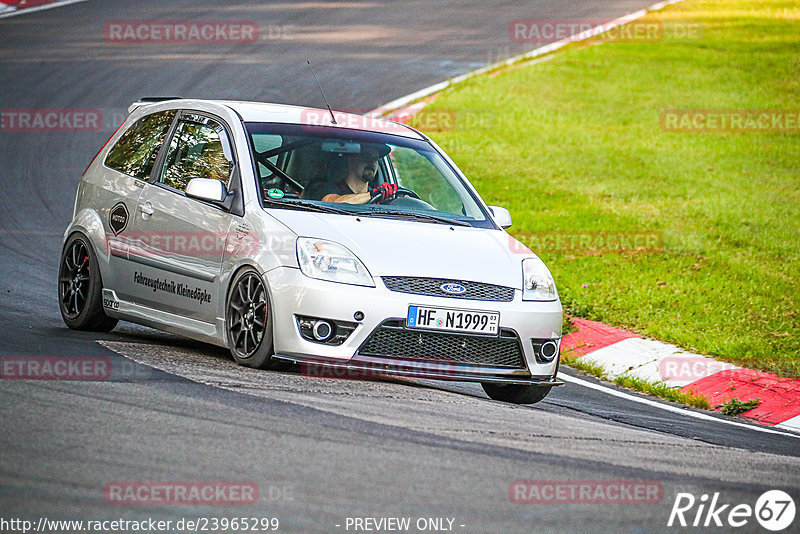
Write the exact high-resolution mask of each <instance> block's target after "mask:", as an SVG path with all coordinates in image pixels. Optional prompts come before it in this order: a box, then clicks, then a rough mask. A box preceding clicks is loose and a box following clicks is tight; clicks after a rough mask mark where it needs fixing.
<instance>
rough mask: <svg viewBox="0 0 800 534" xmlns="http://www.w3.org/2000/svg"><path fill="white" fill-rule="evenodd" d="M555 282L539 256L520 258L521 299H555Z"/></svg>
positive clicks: (556, 293) (556, 297)
mask: <svg viewBox="0 0 800 534" xmlns="http://www.w3.org/2000/svg"><path fill="white" fill-rule="evenodd" d="M557 299H558V292H557V291H556V283H555V281H554V280H553V276H552V275H551V274H550V270H549V269H548V268H547V266H546V265H545V264H544V262H543V261H542V260H540V259H539V258H528V259H526V260H522V300H557Z"/></svg>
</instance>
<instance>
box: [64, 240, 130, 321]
mask: <svg viewBox="0 0 800 534" xmlns="http://www.w3.org/2000/svg"><path fill="white" fill-rule="evenodd" d="M58 303H59V308H60V310H61V317H62V318H63V319H64V323H65V324H66V325H67V326H68V327H70V328H72V329H73V330H88V331H91V332H108V331H110V330H112V329H113V328H114V327H115V326H117V322H118V321H117V319H114V318H112V317H108V316H106V314H105V312H104V311H103V280H102V278H101V276H100V267H99V266H98V264H97V256H96V255H95V253H94V249H92V245H91V244H90V243H89V240H88V238H86V237H85V236H83V235H81V234H73V235H72V236H71V237H70V238H69V239H68V240H67V244H66V245H64V250H63V252H62V253H61V264H60V267H59V269H58Z"/></svg>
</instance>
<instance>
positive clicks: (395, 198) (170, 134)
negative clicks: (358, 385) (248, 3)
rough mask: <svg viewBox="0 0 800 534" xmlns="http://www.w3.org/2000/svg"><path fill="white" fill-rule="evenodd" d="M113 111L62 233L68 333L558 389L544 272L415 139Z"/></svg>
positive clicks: (524, 392) (507, 394)
mask: <svg viewBox="0 0 800 534" xmlns="http://www.w3.org/2000/svg"><path fill="white" fill-rule="evenodd" d="M129 111H130V116H129V117H128V119H127V120H126V121H125V123H124V124H123V125H122V126H121V127H120V129H119V130H118V131H117V132H116V133H115V134H114V135H113V136H112V137H111V138H110V139H109V141H108V142H107V143H106V144H105V145H104V146H103V148H101V149H100V151H99V153H98V154H97V156H96V157H95V159H94V160H93V161H92V163H90V165H89V167H88V168H87V169H86V171H85V172H84V174H83V178H82V179H81V181H80V185H79V187H78V193H77V198H76V200H75V209H74V215H73V218H72V222H71V223H70V225H69V227H68V228H67V230H66V232H65V234H64V249H63V255H62V258H61V264H60V272H59V302H60V308H61V313H62V316H63V318H64V321H65V322H66V324H67V325H68V326H69V327H71V328H76V329H88V330H106V331H107V330H110V329H111V328H113V327H114V326H115V325H116V322H117V320H118V319H122V320H126V321H132V322H135V323H140V324H143V325H148V326H151V327H154V328H158V329H161V330H165V331H169V332H174V333H177V334H181V335H184V336H188V337H191V338H194V339H198V340H202V341H206V342H209V343H213V344H216V345H221V346H225V347H228V348H229V349H230V351H231V353H232V354H233V357H234V359H235V360H236V361H237V362H238V363H240V364H242V365H246V366H250V367H260V368H265V367H276V366H278V365H279V364H284V365H285V364H286V363H287V362H293V363H299V364H300V366H301V368H303V369H305V370H306V371H308V372H314V373H319V371H318V369H328V370H330V369H336V370H338V371H342V370H344V371H345V372H344V374H341V373H336V374H331V375H326V374H325V372H324V371H323V372H322V374H316V376H345V377H347V376H364V374H363V373H367V376H378V377H383V376H411V377H422V378H432V379H449V380H468V381H478V382H481V383H482V385H483V388H484V390H485V391H486V393H487V394H488V395H489V396H490V397H491V398H493V399H498V400H503V401H508V402H515V403H533V402H537V401H539V400H541V399H543V398H544V397H545V396H546V395H547V393H548V392H549V390H550V388H551V387H553V386H556V385H561V382H560V381H558V380H557V379H556V373H557V371H558V362H559V352H560V338H561V321H562V309H561V303H560V301H559V298H558V294H557V292H556V287H555V283H554V282H553V278H552V276H551V275H550V272H549V271H548V269H547V267H546V266H545V265H544V263H542V261H541V260H540V259H539V258H538V257H537V256H536V255H535V254H533V253H532V252H531V251H530V250H528V249H527V248H525V247H524V246H523V245H521V244H520V243H519V242H518V241H516V240H515V239H514V238H513V237H511V236H510V235H509V234H507V233H506V232H505V231H504V228H508V227H509V226H510V225H511V219H510V215H509V213H508V211H506V210H504V209H502V208H497V207H487V206H486V205H485V204H484V203H483V201H482V200H481V198H480V196H478V193H477V192H476V191H475V189H474V188H473V187H472V186H471V185H470V183H469V182H468V181H467V179H466V177H465V176H464V175H463V174H462V173H461V171H459V169H458V167H456V165H455V163H453V162H452V161H451V160H450V158H449V157H448V156H447V155H446V154H445V153H444V152H443V151H442V150H441V149H440V148H439V147H437V146H436V144H435V143H434V142H433V141H431V140H430V139H429V138H428V137H426V136H425V135H424V134H422V133H420V132H419V131H416V130H414V129H413V128H410V127H408V126H405V125H402V124H398V123H394V122H391V121H385V120H380V119H372V118H367V117H362V116H358V115H348V114H342V113H336V114H329V112H328V111H322V110H318V109H309V108H301V107H294V106H285V105H276V104H263V103H248V102H228V101H206V100H186V99H143V100H142V101H140V102H137V103H135V104H133V105H132V106H131V108H130V109H129ZM334 119H335V122H334ZM348 373H353V374H352V375H350V374H348ZM359 373H361V374H359Z"/></svg>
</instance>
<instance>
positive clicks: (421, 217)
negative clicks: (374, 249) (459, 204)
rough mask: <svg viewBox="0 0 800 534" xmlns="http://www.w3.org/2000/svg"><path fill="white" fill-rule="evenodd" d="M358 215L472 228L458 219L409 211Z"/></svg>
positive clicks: (373, 212)
mask: <svg viewBox="0 0 800 534" xmlns="http://www.w3.org/2000/svg"><path fill="white" fill-rule="evenodd" d="M358 215H366V216H373V215H374V216H376V217H393V218H397V219H412V220H415V221H428V222H435V223H439V224H452V225H455V226H472V225H471V224H470V223H468V222H466V221H459V220H458V219H450V218H448V217H439V216H438V215H428V214H427V213H413V212H410V211H389V210H370V211H362V212H359V213H358Z"/></svg>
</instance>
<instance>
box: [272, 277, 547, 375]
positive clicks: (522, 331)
mask: <svg viewBox="0 0 800 534" xmlns="http://www.w3.org/2000/svg"><path fill="white" fill-rule="evenodd" d="M265 280H266V282H267V285H268V287H269V291H270V296H271V301H272V307H273V331H274V336H275V337H274V349H275V357H276V358H277V359H283V360H286V361H293V362H300V363H304V364H306V365H318V364H324V365H325V366H329V367H330V368H331V369H343V368H348V369H351V370H352V369H357V370H360V371H363V372H370V373H374V374H375V375H394V376H414V377H419V378H431V379H447V380H469V381H481V382H497V383H514V384H538V385H543V386H545V385H546V386H555V385H561V382H558V381H557V380H555V379H554V375H555V373H556V369H557V364H558V357H556V358H555V359H554V360H553V361H551V362H548V363H541V362H539V361H537V359H536V357H535V354H534V348H533V344H532V341H531V340H532V339H558V338H560V336H561V321H562V309H561V304H560V302H558V301H555V302H525V301H522V292H521V291H520V290H516V291H515V295H514V299H513V300H512V301H510V302H496V301H476V300H466V299H453V298H447V297H435V296H427V295H414V294H407V293H399V292H395V291H390V290H389V289H387V288H386V286H385V285H384V284H383V282H382V280H381V278H380V277H375V278H374V282H375V285H376V287H374V288H373V287H362V286H353V285H346V284H338V283H334V282H327V281H324V280H316V279H313V278H309V277H307V276H305V275H303V274H302V273H301V272H300V270H299V269H296V268H289V267H280V268H277V269H273V270H271V271H269V272H267V273H266V274H265ZM411 304H415V305H427V306H438V307H444V308H461V309H468V310H480V311H495V312H499V313H500V328H501V329H502V330H503V331H505V332H513V333H514V334H516V336H517V337H518V338H519V345H520V350H521V353H522V359H523V363H522V365H520V366H518V367H516V368H509V367H501V366H482V365H480V364H470V365H462V364H460V363H457V362H456V363H454V362H447V361H419V360H414V361H410V360H407V359H405V358H397V357H391V358H389V357H376V356H375V355H366V354H361V353H360V352H359V349H360V348H362V347H363V346H364V343H365V341H367V339H368V338H369V337H370V335H371V334H372V333H373V332H375V330H376V329H377V328H379V327H380V326H381V325H384V323H386V322H387V321H390V322H395V324H397V323H398V322H399V323H401V324H404V321H405V317H406V315H407V312H408V306H409V305H411ZM358 312H361V313H362V314H363V319H361V320H360V321H358V320H355V319H354V317H355V316H357V313H358ZM297 316H308V317H317V318H323V319H327V320H332V321H342V322H350V323H356V328H355V330H354V331H353V332H352V333H351V334H350V335H349V337H348V338H347V339H346V340H345V341H344V342H343V343H341V344H340V345H328V344H323V343H316V342H313V341H308V340H306V339H304V338H303V337H302V336H301V335H300V331H299V328H298V323H297V320H296V317H297ZM414 332H418V331H417V330H414ZM420 339H422V337H420ZM308 369H312V368H311V367H308Z"/></svg>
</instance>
